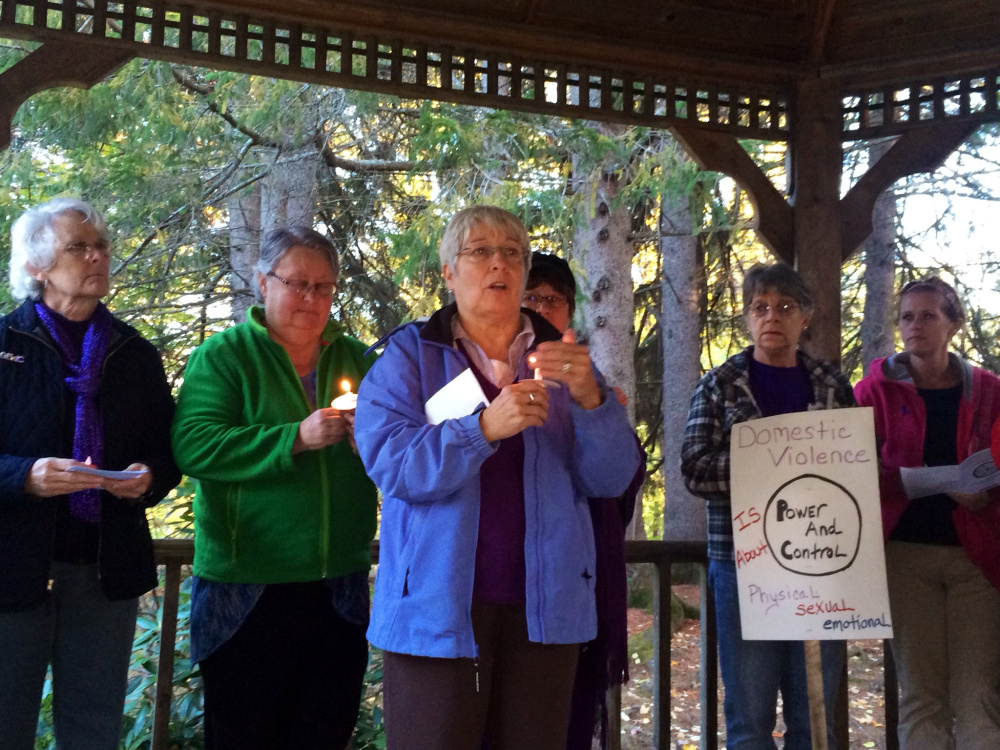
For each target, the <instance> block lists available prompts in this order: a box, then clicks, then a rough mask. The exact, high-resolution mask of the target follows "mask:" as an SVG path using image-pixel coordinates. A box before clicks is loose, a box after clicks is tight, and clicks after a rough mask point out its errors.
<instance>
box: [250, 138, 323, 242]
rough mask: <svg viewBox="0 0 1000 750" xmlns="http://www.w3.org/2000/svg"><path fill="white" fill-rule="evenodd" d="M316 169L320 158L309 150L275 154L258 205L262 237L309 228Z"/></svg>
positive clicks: (314, 150) (312, 215) (314, 211)
mask: <svg viewBox="0 0 1000 750" xmlns="http://www.w3.org/2000/svg"><path fill="white" fill-rule="evenodd" d="M320 165H321V157H320V154H319V152H318V151H317V150H316V149H315V147H313V146H308V147H306V148H302V149H298V150H296V151H291V152H288V153H278V154H276V156H275V159H274V163H273V164H272V166H271V171H270V173H269V174H268V176H267V177H266V178H265V179H264V181H263V182H264V187H263V191H262V194H261V201H260V214H261V217H260V220H261V229H262V230H263V232H264V233H265V234H266V233H267V232H269V231H271V230H272V229H276V228H277V227H283V226H306V227H311V226H312V225H313V221H314V218H315V216H316V200H317V194H316V177H317V171H318V170H319V168H320Z"/></svg>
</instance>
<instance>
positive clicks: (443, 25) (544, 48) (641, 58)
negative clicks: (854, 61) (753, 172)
mask: <svg viewBox="0 0 1000 750" xmlns="http://www.w3.org/2000/svg"><path fill="white" fill-rule="evenodd" d="M191 6H192V7H193V8H194V9H195V11H196V12H202V11H207V10H208V9H217V10H221V11H228V12H230V13H232V12H233V11H234V10H235V7H234V6H235V3H234V2H231V1H230V2H225V1H224V0H195V2H193V3H191ZM239 10H240V12H242V13H245V14H247V15H250V16H254V17H258V16H259V17H261V18H273V19H275V20H285V21H288V20H294V21H296V22H298V23H301V24H303V26H305V27H313V26H316V25H326V26H328V27H329V28H331V29H344V30H348V29H350V30H352V31H354V32H355V33H356V34H357V35H359V36H361V35H371V36H374V37H376V38H385V37H390V36H397V37H400V38H403V39H407V40H411V39H412V41H415V42H416V41H420V42H426V43H428V44H441V45H452V46H455V47H460V48H466V49H474V50H483V51H497V52H503V53H507V54H515V55H520V56H522V57H524V58H526V59H531V58H532V57H541V58H556V59H559V60H561V61H564V62H567V63H573V64H586V65H589V66H594V67H600V66H607V67H609V68H612V69H618V68H621V67H622V66H623V64H626V63H627V66H628V68H629V69H630V70H632V71H634V72H635V73H637V74H642V73H658V72H659V73H662V72H666V73H669V74H671V75H675V76H681V77H687V76H693V77H697V78H699V79H700V80H704V81H714V82H727V81H732V80H738V81H740V82H742V83H746V84H751V85H752V84H761V85H765V84H766V85H782V86H784V85H787V83H788V81H789V80H790V79H791V78H793V77H795V76H796V75H797V73H798V70H799V65H798V63H797V61H796V60H795V59H794V54H792V55H789V56H788V57H787V58H777V59H771V58H763V57H762V58H759V59H755V58H754V57H753V56H749V55H736V54H733V53H732V52H731V51H729V50H726V49H714V50H712V49H707V48H704V49H702V51H699V52H692V51H691V50H690V48H689V47H688V45H687V44H683V45H682V44H680V43H679V41H678V43H676V44H673V43H671V42H670V41H669V40H668V39H663V40H659V41H657V42H656V43H654V42H652V41H649V42H643V41H642V40H637V39H634V38H629V39H624V38H619V37H613V36H610V35H601V34H599V33H596V32H590V33H586V32H583V31H579V30H577V31H576V32H575V33H574V32H573V31H571V30H566V29H564V28H561V27H556V28H553V27H552V26H551V25H546V26H544V27H542V26H540V25H539V26H528V25H522V24H517V23H512V22H509V21H508V22H505V21H503V20H496V19H493V18H480V17H478V16H472V15H471V14H469V15H468V16H460V15H458V14H457V13H456V14H451V13H441V12H435V11H427V10H422V9H417V10H406V9H404V8H398V7H394V8H389V7H387V6H384V5H374V4H371V5H369V4H364V5H362V4H359V3H352V2H345V1H344V0H332V1H330V2H323V3H318V2H305V1H304V0H287V2H284V3H282V4H281V6H280V9H278V7H277V6H276V3H274V2H273V1H272V0H244V2H242V3H240V7H239ZM686 41H688V42H689V40H686ZM792 52H794V50H792Z"/></svg>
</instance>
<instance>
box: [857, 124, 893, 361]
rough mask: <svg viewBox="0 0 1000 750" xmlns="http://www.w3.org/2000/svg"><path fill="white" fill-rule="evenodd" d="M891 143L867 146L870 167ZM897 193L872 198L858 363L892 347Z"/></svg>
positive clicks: (877, 355)
mask: <svg viewBox="0 0 1000 750" xmlns="http://www.w3.org/2000/svg"><path fill="white" fill-rule="evenodd" d="M891 147H892V141H891V140H885V141H881V142H879V143H873V144H872V145H871V146H870V147H869V148H868V164H869V167H870V166H871V165H873V164H875V162H877V161H878V160H879V159H881V158H882V156H883V155H884V154H885V152H886V151H888V150H889V149H890V148H891ZM896 215H897V210H896V194H895V192H894V191H893V189H892V188H889V189H888V190H886V191H885V192H883V193H882V194H881V195H880V196H879V197H878V200H877V201H875V208H874V210H873V212H872V227H873V229H872V233H871V236H870V237H869V238H868V239H867V240H865V243H864V246H863V250H864V257H865V312H864V317H863V318H862V319H861V367H862V369H863V372H864V374H865V375H867V374H868V365H869V364H871V361H872V360H873V359H876V358H878V357H888V356H889V355H890V354H892V352H893V350H894V349H895V345H894V340H893V330H894V323H893V304H892V302H893V289H894V287H895V252H894V251H895V240H896Z"/></svg>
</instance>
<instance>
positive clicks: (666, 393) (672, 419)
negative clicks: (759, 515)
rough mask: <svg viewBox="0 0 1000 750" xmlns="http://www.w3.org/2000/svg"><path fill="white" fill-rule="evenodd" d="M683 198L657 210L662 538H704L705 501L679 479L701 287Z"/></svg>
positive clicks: (697, 366) (701, 269)
mask: <svg viewBox="0 0 1000 750" xmlns="http://www.w3.org/2000/svg"><path fill="white" fill-rule="evenodd" d="M692 227H693V225H692V220H691V198H690V196H689V195H669V194H667V193H664V195H663V198H662V202H661V207H660V252H661V254H662V257H663V271H662V278H661V282H660V284H661V300H662V301H661V309H660V318H659V323H660V341H661V342H662V346H663V386H662V387H663V407H662V408H663V495H664V497H663V538H664V539H665V540H670V541H699V542H700V541H704V540H705V533H706V531H705V502H704V501H703V500H701V499H699V498H696V497H694V496H692V495H691V494H689V493H688V491H687V490H686V489H685V487H684V480H683V478H682V477H681V443H682V441H683V438H684V425H685V424H686V423H687V414H688V408H689V406H690V404H691V394H692V393H694V389H695V387H696V386H697V385H698V378H699V377H700V375H701V338H700V335H699V321H700V316H699V300H700V299H701V298H702V289H703V287H704V285H705V262H704V258H703V257H702V256H703V252H702V250H701V245H700V243H699V242H698V238H697V237H696V236H695V234H694V232H693V231H692Z"/></svg>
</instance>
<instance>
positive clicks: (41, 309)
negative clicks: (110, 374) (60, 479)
mask: <svg viewBox="0 0 1000 750" xmlns="http://www.w3.org/2000/svg"><path fill="white" fill-rule="evenodd" d="M35 312H37V313H38V317H39V318H41V320H42V323H44V324H45V328H46V330H47V331H48V332H49V335H50V336H51V337H52V340H53V341H55V342H56V345H57V346H58V347H59V352H60V353H61V354H62V361H63V367H64V368H65V369H66V371H67V372H68V375H66V379H65V382H66V387H67V388H69V389H70V391H71V392H73V393H74V394H76V423H75V425H74V428H73V458H74V459H76V460H77V461H85V460H86V459H87V457H88V456H89V457H90V460H91V463H93V464H94V465H95V466H98V467H99V466H101V464H102V462H103V460H104V455H103V454H104V440H103V430H102V425H101V414H100V412H99V411H98V408H97V392H98V389H99V387H100V382H101V380H100V377H101V366H102V365H103V364H104V355H105V354H106V353H107V351H108V339H109V338H110V334H111V313H109V312H108V309H107V308H106V307H105V306H104V305H103V304H101V303H98V304H97V309H96V310H94V314H93V315H91V316H90V325H89V326H87V333H86V334H85V335H84V337H83V348H82V351H80V352H79V353H78V352H77V351H76V346H75V344H74V343H73V339H72V338H71V337H70V335H69V334H68V333H67V332H66V330H65V329H64V328H63V327H62V325H61V323H60V322H59V319H58V316H57V315H54V314H53V313H52V311H51V310H49V308H47V307H46V306H45V305H43V304H41V303H39V302H36V303H35ZM69 507H70V513H71V514H72V515H73V516H75V517H76V518H80V519H81V520H83V521H86V522H87V523H91V524H96V523H97V522H98V521H100V520H101V491H100V490H97V489H94V490H82V491H80V492H73V493H71V494H70V496H69Z"/></svg>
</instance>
